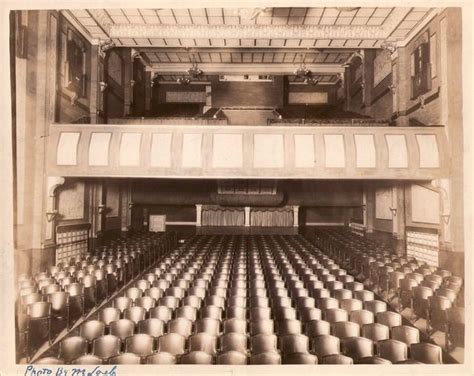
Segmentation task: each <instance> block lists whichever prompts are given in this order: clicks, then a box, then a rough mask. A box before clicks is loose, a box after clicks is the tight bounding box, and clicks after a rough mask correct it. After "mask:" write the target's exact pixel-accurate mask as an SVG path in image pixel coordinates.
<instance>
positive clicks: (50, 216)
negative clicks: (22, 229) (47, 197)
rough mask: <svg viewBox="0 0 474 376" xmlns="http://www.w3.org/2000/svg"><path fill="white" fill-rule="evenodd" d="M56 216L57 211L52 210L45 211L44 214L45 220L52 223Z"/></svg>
mask: <svg viewBox="0 0 474 376" xmlns="http://www.w3.org/2000/svg"><path fill="white" fill-rule="evenodd" d="M57 216H58V211H57V210H52V211H47V212H46V220H47V221H48V222H53V221H54V220H55V219H56V217H57Z"/></svg>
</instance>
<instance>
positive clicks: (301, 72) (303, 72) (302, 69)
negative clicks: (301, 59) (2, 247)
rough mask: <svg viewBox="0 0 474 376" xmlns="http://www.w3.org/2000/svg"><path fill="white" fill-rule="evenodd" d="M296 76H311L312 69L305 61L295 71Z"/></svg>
mask: <svg viewBox="0 0 474 376" xmlns="http://www.w3.org/2000/svg"><path fill="white" fill-rule="evenodd" d="M294 74H295V76H296V77H301V78H303V77H308V76H311V71H310V70H309V69H308V68H307V67H306V65H304V63H301V64H300V66H299V67H298V68H297V69H296V70H295V72H294Z"/></svg>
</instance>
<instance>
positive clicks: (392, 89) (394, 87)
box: [388, 84, 397, 95]
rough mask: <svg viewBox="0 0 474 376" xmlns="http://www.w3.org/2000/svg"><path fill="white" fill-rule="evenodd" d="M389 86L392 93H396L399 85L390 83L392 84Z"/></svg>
mask: <svg viewBox="0 0 474 376" xmlns="http://www.w3.org/2000/svg"><path fill="white" fill-rule="evenodd" d="M388 88H389V89H390V92H391V93H392V95H395V92H396V88H397V87H396V86H395V85H393V84H390V85H388Z"/></svg>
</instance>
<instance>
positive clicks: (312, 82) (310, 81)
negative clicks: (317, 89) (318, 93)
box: [304, 76, 319, 85]
mask: <svg viewBox="0 0 474 376" xmlns="http://www.w3.org/2000/svg"><path fill="white" fill-rule="evenodd" d="M304 83H305V84H307V85H317V84H318V83H319V80H318V79H317V78H316V77H312V76H310V77H306V78H305V79H304Z"/></svg>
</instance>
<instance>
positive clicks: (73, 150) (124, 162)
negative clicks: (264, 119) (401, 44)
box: [48, 124, 450, 180]
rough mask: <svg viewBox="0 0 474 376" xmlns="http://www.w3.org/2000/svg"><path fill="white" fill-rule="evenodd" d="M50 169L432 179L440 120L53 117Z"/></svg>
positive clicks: (441, 168)
mask: <svg viewBox="0 0 474 376" xmlns="http://www.w3.org/2000/svg"><path fill="white" fill-rule="evenodd" d="M48 150H50V154H49V156H48V174H49V175H51V176H65V177H66V176H84V177H106V176H107V177H148V178H150V177H156V178H179V177H195V178H239V177H241V178H283V179H284V178H297V179H298V178H304V179H397V180H431V179H435V178H441V177H447V176H448V175H449V168H450V166H449V161H450V157H449V155H448V154H447V153H448V148H447V139H446V135H445V131H444V128H443V127H407V128H404V127H389V126H383V125H380V124H377V126H376V127H367V126H357V125H352V124H350V125H334V124H332V125H331V126H318V127H315V126H306V125H303V124H299V125H295V126H292V125H284V126H281V125H270V126H230V125H227V126H218V125H199V126H196V125H194V124H193V125H189V124H188V125H183V124H182V125H156V124H155V125H152V124H104V125H92V124H88V125H78V124H52V125H51V128H50V136H49V145H48Z"/></svg>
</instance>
